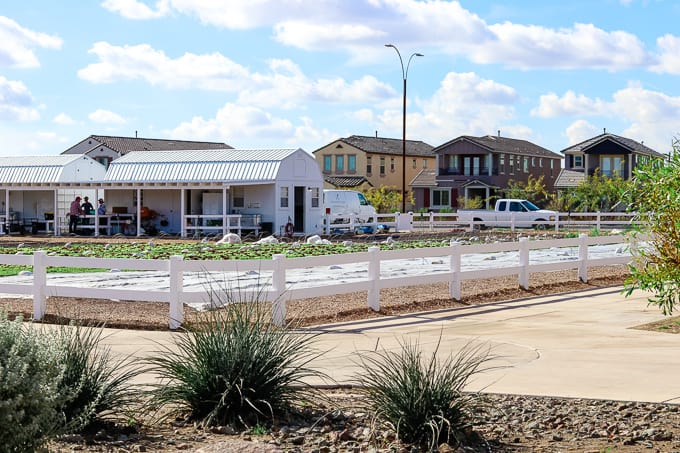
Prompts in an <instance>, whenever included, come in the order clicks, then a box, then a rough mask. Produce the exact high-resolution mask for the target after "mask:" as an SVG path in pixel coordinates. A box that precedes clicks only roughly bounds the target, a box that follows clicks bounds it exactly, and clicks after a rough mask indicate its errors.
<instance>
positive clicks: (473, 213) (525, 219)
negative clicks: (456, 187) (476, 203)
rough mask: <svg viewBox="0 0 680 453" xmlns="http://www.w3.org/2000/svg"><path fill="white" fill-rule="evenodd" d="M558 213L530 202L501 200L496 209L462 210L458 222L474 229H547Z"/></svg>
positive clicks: (459, 212)
mask: <svg viewBox="0 0 680 453" xmlns="http://www.w3.org/2000/svg"><path fill="white" fill-rule="evenodd" d="M556 218H557V212H555V211H550V210H547V209H540V208H539V207H538V206H536V205H535V204H533V203H532V202H530V201H528V200H521V199H512V198H501V199H500V200H497V201H496V207H495V209H494V210H493V211H492V210H489V209H461V210H459V211H458V222H460V223H469V224H471V225H473V227H474V228H480V229H484V228H489V227H517V228H536V229H545V228H548V227H549V226H550V225H549V224H548V222H554V221H555V219H556Z"/></svg>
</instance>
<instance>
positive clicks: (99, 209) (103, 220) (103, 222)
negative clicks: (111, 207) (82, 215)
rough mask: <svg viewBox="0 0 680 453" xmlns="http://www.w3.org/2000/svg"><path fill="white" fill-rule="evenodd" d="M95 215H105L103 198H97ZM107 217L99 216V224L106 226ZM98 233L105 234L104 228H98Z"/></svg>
mask: <svg viewBox="0 0 680 453" xmlns="http://www.w3.org/2000/svg"><path fill="white" fill-rule="evenodd" d="M97 215H98V216H104V215H106V204H104V199H103V198H100V199H99V206H97ZM107 221H108V219H107V218H106V217H104V218H100V219H99V226H102V225H104V226H106V224H107ZM99 234H100V235H102V234H106V228H100V229H99Z"/></svg>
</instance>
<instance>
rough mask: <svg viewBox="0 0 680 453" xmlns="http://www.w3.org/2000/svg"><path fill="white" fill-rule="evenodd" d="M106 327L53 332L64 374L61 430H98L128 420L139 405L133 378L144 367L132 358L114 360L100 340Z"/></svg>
mask: <svg viewBox="0 0 680 453" xmlns="http://www.w3.org/2000/svg"><path fill="white" fill-rule="evenodd" d="M103 332H104V330H103V326H94V327H87V326H82V325H80V324H76V325H69V326H60V327H59V329H58V330H57V331H56V332H55V333H53V335H54V339H55V344H57V345H58V347H59V355H60V362H61V365H62V367H63V374H62V376H61V379H60V380H59V385H58V391H59V393H60V394H61V395H62V397H61V398H60V401H59V404H58V409H59V411H60V414H61V419H62V423H63V426H62V428H61V431H62V432H66V433H76V432H85V431H92V430H96V429H98V428H99V427H101V426H102V425H103V424H104V423H106V422H116V421H121V420H125V421H129V420H130V419H131V413H132V409H133V407H135V406H139V404H140V401H139V393H140V392H139V389H137V388H136V387H135V386H134V385H133V384H132V379H133V378H135V377H136V376H138V375H139V374H140V373H141V372H143V369H142V368H141V367H139V366H135V365H133V363H132V361H131V360H130V359H129V358H122V359H114V358H112V357H111V351H110V348H108V347H104V346H103V345H102V344H101V343H102V340H103V339H104V338H105V337H104V336H103Z"/></svg>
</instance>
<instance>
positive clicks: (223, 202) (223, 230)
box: [222, 186, 228, 236]
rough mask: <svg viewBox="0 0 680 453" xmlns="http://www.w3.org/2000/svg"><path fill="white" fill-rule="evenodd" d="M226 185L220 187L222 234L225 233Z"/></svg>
mask: <svg viewBox="0 0 680 453" xmlns="http://www.w3.org/2000/svg"><path fill="white" fill-rule="evenodd" d="M227 232H228V231H227V187H226V186H224V187H223V188H222V236H224V235H225V234H227Z"/></svg>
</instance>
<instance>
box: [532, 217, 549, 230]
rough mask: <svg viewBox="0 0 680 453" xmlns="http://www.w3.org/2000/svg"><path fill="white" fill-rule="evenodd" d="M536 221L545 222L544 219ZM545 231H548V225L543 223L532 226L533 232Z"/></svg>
mask: <svg viewBox="0 0 680 453" xmlns="http://www.w3.org/2000/svg"><path fill="white" fill-rule="evenodd" d="M536 221H537V222H545V220H544V219H536ZM547 229H548V225H546V224H545V223H537V224H535V225H534V230H547Z"/></svg>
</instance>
